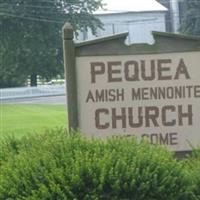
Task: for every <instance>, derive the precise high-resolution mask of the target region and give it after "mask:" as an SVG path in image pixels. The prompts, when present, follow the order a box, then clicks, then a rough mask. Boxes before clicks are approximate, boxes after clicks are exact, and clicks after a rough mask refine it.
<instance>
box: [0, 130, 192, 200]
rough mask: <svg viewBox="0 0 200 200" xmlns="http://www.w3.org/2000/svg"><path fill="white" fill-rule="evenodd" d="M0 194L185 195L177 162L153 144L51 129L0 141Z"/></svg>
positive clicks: (32, 198) (181, 198)
mask: <svg viewBox="0 0 200 200" xmlns="http://www.w3.org/2000/svg"><path fill="white" fill-rule="evenodd" d="M1 149H2V151H1V157H0V159H1V166H0V170H1V173H0V183H1V184H0V199H20V200H21V199H26V200H39V199H42V200H46V199H52V200H54V199H59V200H62V199H69V200H87V199H88V200H101V199H102V200H104V199H105V200H125V199H126V200H128V199H134V200H162V199H166V200H190V199H192V191H191V187H190V186H191V181H192V180H190V179H189V178H188V176H187V173H185V170H186V168H183V167H182V163H181V162H178V161H176V160H175V159H173V155H172V154H171V153H169V152H168V151H167V150H165V149H162V148H161V147H159V146H152V145H149V144H147V143H145V142H142V143H141V144H137V143H136V142H135V140H130V139H125V138H113V139H110V140H107V141H100V140H89V139H86V138H84V137H82V136H80V135H79V134H71V135H70V134H68V133H66V132H65V131H56V132H52V133H47V134H43V135H36V136H31V137H29V138H22V139H20V140H17V139H14V138H10V139H8V140H5V141H4V142H2V144H1Z"/></svg>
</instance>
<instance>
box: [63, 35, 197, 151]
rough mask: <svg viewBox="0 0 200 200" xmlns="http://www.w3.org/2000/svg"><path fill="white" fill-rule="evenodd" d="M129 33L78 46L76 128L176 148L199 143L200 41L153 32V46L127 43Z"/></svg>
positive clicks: (90, 132)
mask: <svg viewBox="0 0 200 200" xmlns="http://www.w3.org/2000/svg"><path fill="white" fill-rule="evenodd" d="M126 35H127V34H119V35H115V36H112V37H107V38H101V39H97V40H93V41H90V42H83V43H80V44H77V45H75V47H74V61H73V63H74V66H72V68H74V79H73V81H74V84H75V85H76V88H75V90H76V94H74V95H75V98H76V100H73V103H74V102H75V104H76V105H74V107H76V108H77V110H76V112H77V113H76V115H77V117H75V118H76V119H75V124H76V126H77V127H78V128H79V129H80V130H81V132H83V133H84V134H86V135H88V136H92V137H99V138H106V137H108V136H120V137H121V136H124V137H132V136H134V137H136V138H137V140H141V139H142V138H143V137H145V138H147V140H148V141H149V142H151V143H153V144H155V143H158V144H161V145H165V146H166V147H168V148H169V149H171V150H174V151H188V150H191V145H192V146H194V147H196V146H198V145H200V39H199V38H193V37H185V36H181V35H175V34H166V33H158V32H155V33H154V38H155V44H154V45H147V44H146V45H144V44H140V45H134V44H133V45H131V46H126V45H125V44H124V40H125V38H126ZM69 65H70V64H69ZM66 72H67V69H66ZM68 76H69V74H68ZM69 84H70V83H69V82H68V90H70V85H69ZM68 93H69V91H68ZM72 93H73V91H72ZM68 101H70V98H69V99H68ZM68 107H70V105H69V104H68ZM72 112H73V111H72ZM69 117H70V116H69ZM72 127H73V125H72ZM73 128H75V127H73Z"/></svg>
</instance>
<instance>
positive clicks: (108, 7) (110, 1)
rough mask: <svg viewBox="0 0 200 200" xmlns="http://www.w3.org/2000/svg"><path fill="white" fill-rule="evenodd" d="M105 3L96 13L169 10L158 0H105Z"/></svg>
mask: <svg viewBox="0 0 200 200" xmlns="http://www.w3.org/2000/svg"><path fill="white" fill-rule="evenodd" d="M103 4H104V6H103V8H104V9H100V10H98V11H96V12H95V13H94V14H97V15H102V14H114V13H126V12H150V11H167V8H165V7H164V6H163V5H161V4H160V3H158V2H157V1H156V0H103Z"/></svg>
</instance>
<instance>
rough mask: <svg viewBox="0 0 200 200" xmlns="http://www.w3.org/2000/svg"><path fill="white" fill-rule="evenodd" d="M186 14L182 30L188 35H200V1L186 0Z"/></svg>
mask: <svg viewBox="0 0 200 200" xmlns="http://www.w3.org/2000/svg"><path fill="white" fill-rule="evenodd" d="M184 3H185V10H186V12H185V14H184V15H185V16H184V19H183V23H182V25H181V28H180V31H181V32H182V33H185V34H187V35H194V36H200V1H199V0H187V1H186V0H185V1H184Z"/></svg>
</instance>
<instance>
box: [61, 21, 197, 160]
mask: <svg viewBox="0 0 200 200" xmlns="http://www.w3.org/2000/svg"><path fill="white" fill-rule="evenodd" d="M152 35H153V37H154V40H155V42H154V44H131V45H126V44H125V42H124V41H125V40H126V38H127V36H128V33H127V32H125V33H121V34H116V35H112V36H107V37H102V38H98V39H95V40H90V41H84V42H80V43H74V41H73V28H72V26H71V25H70V24H69V23H66V24H65V25H64V26H63V50H64V69H65V77H66V80H67V81H66V91H67V92H66V94H67V105H68V119H69V123H68V126H69V130H70V131H72V130H79V116H78V99H77V96H78V95H77V77H76V57H85V56H117V55H148V54H164V53H184V52H200V37H193V36H185V35H180V34H174V33H164V32H156V31H153V32H152ZM190 152H191V151H176V155H177V157H179V158H180V157H183V156H184V155H185V154H187V153H190Z"/></svg>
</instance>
